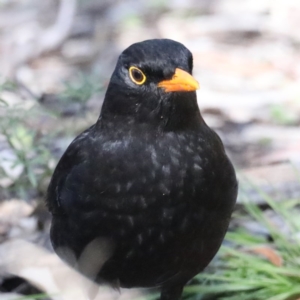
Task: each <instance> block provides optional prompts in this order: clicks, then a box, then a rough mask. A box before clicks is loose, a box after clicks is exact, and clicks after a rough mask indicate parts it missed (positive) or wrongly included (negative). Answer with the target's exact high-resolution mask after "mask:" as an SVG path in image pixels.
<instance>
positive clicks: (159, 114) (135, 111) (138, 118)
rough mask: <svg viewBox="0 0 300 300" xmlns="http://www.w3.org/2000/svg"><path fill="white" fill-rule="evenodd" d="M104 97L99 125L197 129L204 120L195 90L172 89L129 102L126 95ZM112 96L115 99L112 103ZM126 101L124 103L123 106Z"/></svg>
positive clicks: (108, 126)
mask: <svg viewBox="0 0 300 300" xmlns="http://www.w3.org/2000/svg"><path fill="white" fill-rule="evenodd" d="M108 96H110V95H109V94H108V93H107V95H106V97H105V100H104V103H103V107H102V111H101V114H100V117H99V119H98V122H97V124H98V126H100V127H102V128H112V129H113V128H116V127H117V128H119V127H122V128H123V130H124V131H126V130H132V128H134V129H139V128H140V129H141V130H157V131H160V132H161V131H183V130H197V129H199V127H200V126H202V125H203V124H204V121H203V119H202V116H201V114H200V111H199V108H198V104H197V98H196V93H195V92H189V93H172V94H169V95H166V96H165V97H160V98H159V100H158V99H151V98H150V97H146V98H145V99H143V102H134V100H132V102H128V97H127V98H126V97H124V99H122V98H121V96H120V95H119V96H118V98H116V97H108ZM112 99H117V100H116V102H115V103H113V100H112ZM125 103H126V106H125Z"/></svg>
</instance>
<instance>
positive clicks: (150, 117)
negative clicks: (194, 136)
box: [101, 39, 200, 127]
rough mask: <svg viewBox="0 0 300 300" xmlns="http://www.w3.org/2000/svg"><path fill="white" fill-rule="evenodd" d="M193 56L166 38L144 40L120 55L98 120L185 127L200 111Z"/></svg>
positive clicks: (178, 44)
mask: <svg viewBox="0 0 300 300" xmlns="http://www.w3.org/2000/svg"><path fill="white" fill-rule="evenodd" d="M192 69H193V56H192V54H191V52H190V51H189V50H188V49H187V48H186V47H185V46H183V45H182V44H180V43H178V42H175V41H172V40H168V39H154V40H146V41H143V42H140V43H136V44H133V45H131V46H130V47H128V48H127V49H126V50H124V51H123V53H122V54H121V55H120V57H119V60H118V62H117V65H116V68H115V70H114V72H113V74H112V77H111V80H110V83H109V86H108V90H107V93H106V96H105V100H104V103H103V107H102V112H101V119H103V120H105V119H108V120H109V119H111V118H112V116H113V119H122V123H123V124H124V121H125V123H129V124H131V123H143V124H145V123H146V124H147V123H148V124H151V125H153V126H167V124H169V123H173V124H174V125H175V126H177V127H178V126H179V127H180V125H179V124H182V125H184V124H185V123H186V124H188V123H190V122H191V120H192V119H194V118H195V117H196V116H199V115H200V114H199V110H198V106H197V102H196V93H195V90H196V89H198V88H199V84H198V82H197V81H196V80H195V79H194V78H193V76H192Z"/></svg>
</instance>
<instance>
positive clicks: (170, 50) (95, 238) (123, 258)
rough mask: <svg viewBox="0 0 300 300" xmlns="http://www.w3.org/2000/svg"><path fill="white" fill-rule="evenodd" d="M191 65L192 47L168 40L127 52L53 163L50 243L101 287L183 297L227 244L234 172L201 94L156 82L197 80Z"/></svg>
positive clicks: (165, 297) (171, 299)
mask: <svg viewBox="0 0 300 300" xmlns="http://www.w3.org/2000/svg"><path fill="white" fill-rule="evenodd" d="M131 67H135V68H138V69H139V70H141V71H142V73H143V74H144V76H145V78H146V79H145V82H144V83H143V84H139V83H137V82H135V81H134V79H132V76H133V75H132V74H130V71H129V70H130V68H131ZM192 68H193V59H192V55H191V53H190V51H189V50H188V49H187V48H185V47H184V46H183V45H182V44H180V43H177V42H175V41H172V40H166V39H165V40H148V41H144V42H141V43H137V44H133V45H132V46H130V47H129V48H127V49H126V50H125V51H124V52H123V53H122V54H121V56H120V57H119V60H118V63H117V65H116V68H115V71H114V73H113V75H112V77H111V81H110V83H109V86H108V89H107V93H106V96H105V100H104V103H103V107H102V111H101V114H100V117H99V119H98V120H97V122H96V124H95V125H93V126H92V127H90V128H89V129H87V130H86V131H85V132H83V133H82V134H80V135H79V136H78V137H77V138H76V139H75V140H74V141H73V142H72V143H71V145H70V146H69V147H68V149H67V150H66V152H65V153H64V155H63V157H62V158H61V160H60V161H59V163H58V165H57V168H56V170H55V172H54V174H53V177H52V180H51V183H50V185H49V189H48V195H47V204H48V206H49V209H50V211H51V213H52V214H53V222H52V228H51V239H52V243H53V246H54V249H55V250H56V251H57V253H58V254H59V255H60V256H62V257H63V258H64V259H65V260H67V261H68V262H69V263H70V264H72V265H73V266H75V267H76V268H78V269H79V270H80V271H81V272H83V273H84V274H86V275H87V276H89V277H91V278H92V279H93V280H95V281H96V282H99V283H102V282H108V283H111V284H118V285H120V286H121V287H154V286H157V287H161V289H162V295H161V299H162V300H177V299H180V297H181V293H182V289H183V286H184V285H185V284H186V282H187V281H188V280H190V279H191V278H192V277H193V276H195V275H196V274H197V273H199V272H200V271H202V270H203V269H204V268H205V267H206V266H207V265H208V263H209V262H210V261H211V259H212V258H213V256H214V255H215V254H216V252H217V251H218V249H219V247H220V245H221V242H222V240H223V238H224V235H225V233H226V230H227V227H228V224H229V219H230V216H231V213H232V210H233V206H234V204H235V201H236V195H237V181H236V177H235V172H234V169H233V167H232V165H231V163H230V161H229V160H228V158H227V156H226V154H225V152H224V148H223V145H222V142H221V140H220V139H219V137H218V136H217V135H216V133H215V132H213V131H212V130H211V129H210V128H209V127H208V126H207V125H206V124H205V122H204V120H203V119H202V117H201V114H200V111H199V109H198V106H197V100H196V93H195V91H193V90H192V91H189V90H188V89H187V88H185V87H184V88H182V87H179V88H178V87H176V88H175V89H177V90H176V91H167V90H166V89H164V88H163V87H162V86H161V85H160V83H161V82H165V81H167V82H169V81H170V80H173V78H175V77H176V76H174V74H175V73H176V74H177V70H178V69H180V70H182V71H184V74H187V76H189V78H192V77H191V76H190V75H188V74H192ZM134 75H135V76H136V77H137V80H138V81H141V79H142V75H141V74H137V75H136V74H134Z"/></svg>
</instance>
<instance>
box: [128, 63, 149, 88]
mask: <svg viewBox="0 0 300 300" xmlns="http://www.w3.org/2000/svg"><path fill="white" fill-rule="evenodd" d="M129 76H130V79H131V80H132V81H133V82H134V83H136V84H138V85H142V84H143V83H144V82H145V81H146V76H145V74H144V73H143V72H142V71H141V70H140V69H139V68H137V67H130V68H129Z"/></svg>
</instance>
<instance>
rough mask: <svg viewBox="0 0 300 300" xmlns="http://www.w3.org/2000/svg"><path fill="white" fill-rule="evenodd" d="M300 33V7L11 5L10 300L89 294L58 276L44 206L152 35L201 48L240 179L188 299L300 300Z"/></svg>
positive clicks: (0, 94) (7, 26)
mask: <svg viewBox="0 0 300 300" xmlns="http://www.w3.org/2000/svg"><path fill="white" fill-rule="evenodd" d="M299 28H300V2H299V1H298V0H275V1H271V0H260V1H258V0H257V1H253V0H243V1H240V0H210V1H208V0H185V1H184V0H171V1H165V0H161V1H158V0H149V1H140V0H135V1H133V0H122V1H121V0H119V1H109V0H77V1H76V0H43V1H39V0H0V299H1V300H2V299H21V298H22V297H23V296H24V295H27V296H29V297H30V298H29V299H81V298H80V296H78V295H77V296H76V298H74V297H73V296H70V291H69V289H68V288H64V287H62V286H61V285H60V283H61V282H60V283H57V282H55V283H54V282H53V278H52V279H51V280H52V281H51V280H50V279H49V278H50V277H51V276H54V275H53V274H52V273H51V272H52V271H51V263H53V260H54V257H55V256H54V254H52V253H51V251H52V250H51V246H50V243H49V233H48V231H49V222H50V216H49V215H48V213H47V210H46V209H45V207H44V206H43V199H44V196H45V192H46V189H47V185H48V183H49V179H50V176H51V174H52V172H53V169H54V167H55V165H56V163H57V161H58V159H59V158H60V156H61V155H62V153H63V151H64V150H65V149H66V147H67V146H68V144H69V143H70V142H71V141H72V139H73V138H74V137H75V136H76V135H77V134H79V133H80V132H81V131H83V130H84V129H86V128H87V127H88V126H90V125H92V124H93V123H94V122H95V121H96V119H97V117H98V115H99V112H100V108H101V105H102V101H103V98H104V94H105V90H106V86H107V84H108V81H109V78H110V76H111V74H112V71H113V69H114V67H115V63H116V60H117V58H118V56H119V54H120V53H121V52H122V51H123V50H124V49H125V48H126V47H128V46H129V45H131V44H132V43H134V42H138V41H142V40H145V39H151V38H170V39H174V40H177V41H179V42H181V43H183V44H184V45H185V46H186V47H187V48H189V49H190V50H191V52H192V53H193V55H194V76H195V77H196V78H197V80H198V81H199V82H200V85H201V89H200V90H199V91H198V103H199V107H200V110H201V112H202V114H203V116H204V119H205V120H206V122H207V123H208V124H209V125H210V126H211V127H212V128H214V129H215V130H216V131H217V132H218V133H219V135H220V136H221V138H222V140H223V142H224V144H225V147H226V150H227V153H228V155H229V156H230V158H231V160H232V161H233V163H234V165H235V167H236V170H237V171H238V174H239V180H240V194H239V201H238V205H237V210H236V213H235V216H234V219H233V222H232V226H231V231H230V232H229V234H228V239H227V242H225V246H224V249H225V250H224V251H221V252H220V254H219V256H218V257H217V258H216V260H215V262H214V263H213V264H212V266H211V267H210V268H209V269H208V271H207V273H205V274H204V275H200V276H198V277H197V278H196V279H195V280H194V281H193V282H192V283H191V285H190V287H188V288H187V289H186V294H185V299H208V298H209V299H231V300H234V299H237V300H243V299H249V300H255V299H258V300H259V299H274V300H281V299H282V300H285V299H299V297H300V289H299V288H298V286H300V278H299V276H300V262H299V257H300V241H299V237H300V220H299V221H298V219H299V218H298V212H299V211H298V205H299V199H300V183H299V178H300V177H299V174H300V173H299V170H300V167H299V166H300V129H299V124H300V31H299ZM245 201H246V203H247V204H245ZM20 239H21V240H20ZM28 242H30V244H28ZM31 243H33V244H31ZM249 249H250V250H251V251H250V250H249ZM253 249H254V250H253ZM46 251H50V252H46ZM38 258H39V259H38ZM249 262H251V263H249ZM55 264H59V261H55ZM48 266H50V267H49V269H50V271H49V272H50V273H49V274H48V273H47V274H45V273H43V271H42V270H45V268H46V267H47V268H48ZM55 266H56V265H55ZM254 266H256V267H254ZM56 268H57V267H56ZM237 269H238V270H240V272H238V273H234V272H233V271H236V270H237ZM32 270H34V271H32ZM69 271H70V270H68V272H69ZM70 272H71V271H70ZM234 274H235V275H234ZM274 274H275V275H274ZM291 274H292V275H291ZM73 275H74V274H73ZM70 276H71V275H70ZM74 276H77V275H74ZM70 278H71V277H70ZM72 278H73V277H72ZM228 278H229V279H228ZM253 278H256V279H255V280H254V281H253V280H252V279H253ZM74 280H75V279H74ZM230 284H231V285H230ZM271 286H272V288H271ZM274 286H276V288H277V289H274ZM229 287H231V288H229ZM103 293H104V294H105V293H106V294H105V296H103V295H104V294H102V296H99V297H100V298H99V299H121V298H122V297H123V298H122V299H134V297H140V298H139V299H155V297H156V296H155V295H154V296H149V295H148V296H141V295H139V293H140V292H137V293H138V295H137V296H133V295H132V294H130V293H132V292H130V293H129V296H128V295H127V294H126V291H125V292H124V293H122V295H121V296H120V295H119V294H118V293H117V294H114V293H113V292H107V291H106V290H105V291H104V292H103ZM134 293H135V292H134ZM52 294H53V295H52ZM54 294H55V295H54ZM100 294H101V293H100ZM51 295H52V296H51ZM275 296H276V297H277V298H276V297H275ZM20 297H21V298H20ZM60 297H62V298H60ZM70 297H71V298H70ZM72 297H73V298H72ZM105 297H106V298H105ZM111 297H112V298H111ZM126 297H128V298H126ZM141 297H145V298H141ZM149 297H150V298H149ZM151 297H152V298H151ZM272 297H274V298H272ZM22 299H23V298H22ZM26 299H28V298H26Z"/></svg>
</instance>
